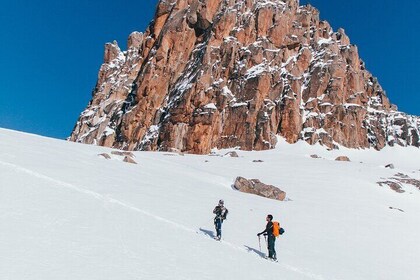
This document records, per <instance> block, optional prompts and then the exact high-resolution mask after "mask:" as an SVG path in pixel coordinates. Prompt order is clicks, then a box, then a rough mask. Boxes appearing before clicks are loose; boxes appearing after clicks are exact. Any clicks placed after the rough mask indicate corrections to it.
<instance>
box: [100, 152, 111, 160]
mask: <svg viewBox="0 0 420 280" xmlns="http://www.w3.org/2000/svg"><path fill="white" fill-rule="evenodd" d="M98 156H101V157H104V158H106V159H111V156H110V155H108V154H107V153H102V154H99V155H98Z"/></svg>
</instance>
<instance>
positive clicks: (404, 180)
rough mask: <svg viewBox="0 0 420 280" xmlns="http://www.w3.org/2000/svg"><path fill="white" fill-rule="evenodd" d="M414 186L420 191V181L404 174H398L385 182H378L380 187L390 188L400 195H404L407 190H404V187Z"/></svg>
mask: <svg viewBox="0 0 420 280" xmlns="http://www.w3.org/2000/svg"><path fill="white" fill-rule="evenodd" d="M404 184H405V185H412V186H414V187H415V188H417V189H419V190H420V180H417V179H414V178H411V177H410V176H408V175H406V174H403V173H397V174H395V175H394V176H393V177H391V178H388V179H386V180H385V181H380V182H378V185H380V186H381V187H382V186H383V185H387V186H389V187H390V188H391V189H392V190H394V191H396V192H398V193H404V192H405V190H404V188H403V185H404Z"/></svg>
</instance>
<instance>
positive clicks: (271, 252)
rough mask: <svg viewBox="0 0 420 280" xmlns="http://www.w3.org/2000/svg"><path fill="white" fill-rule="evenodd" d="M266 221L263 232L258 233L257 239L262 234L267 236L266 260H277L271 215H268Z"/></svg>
mask: <svg viewBox="0 0 420 280" xmlns="http://www.w3.org/2000/svg"><path fill="white" fill-rule="evenodd" d="M265 220H266V221H267V225H266V226H265V230H264V231H262V232H260V233H258V234H257V235H258V237H259V236H260V235H261V234H264V235H266V236H267V247H268V258H269V259H271V260H274V261H275V260H277V257H276V249H275V246H276V237H275V236H274V234H273V215H270V214H268V215H267V218H266V219H265Z"/></svg>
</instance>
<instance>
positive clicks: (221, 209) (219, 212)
mask: <svg viewBox="0 0 420 280" xmlns="http://www.w3.org/2000/svg"><path fill="white" fill-rule="evenodd" d="M224 203H225V202H224V201H223V199H221V200H219V204H218V205H217V206H216V207H215V208H214V210H213V214H216V217H214V227H215V228H216V235H217V236H216V237H215V238H214V239H216V240H220V239H221V238H222V223H223V221H224V220H226V216H227V214H228V212H229V211H228V210H227V208H226V207H225V206H224Z"/></svg>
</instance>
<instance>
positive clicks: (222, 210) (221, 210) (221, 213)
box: [213, 205, 229, 220]
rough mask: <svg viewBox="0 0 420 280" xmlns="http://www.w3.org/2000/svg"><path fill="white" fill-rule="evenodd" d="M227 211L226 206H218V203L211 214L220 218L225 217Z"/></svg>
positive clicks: (223, 218)
mask: <svg viewBox="0 0 420 280" xmlns="http://www.w3.org/2000/svg"><path fill="white" fill-rule="evenodd" d="M228 212H229V211H228V210H227V208H226V207H224V206H220V205H217V206H216V207H215V208H214V210H213V214H216V217H215V219H222V220H225V219H226V216H227V214H228Z"/></svg>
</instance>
